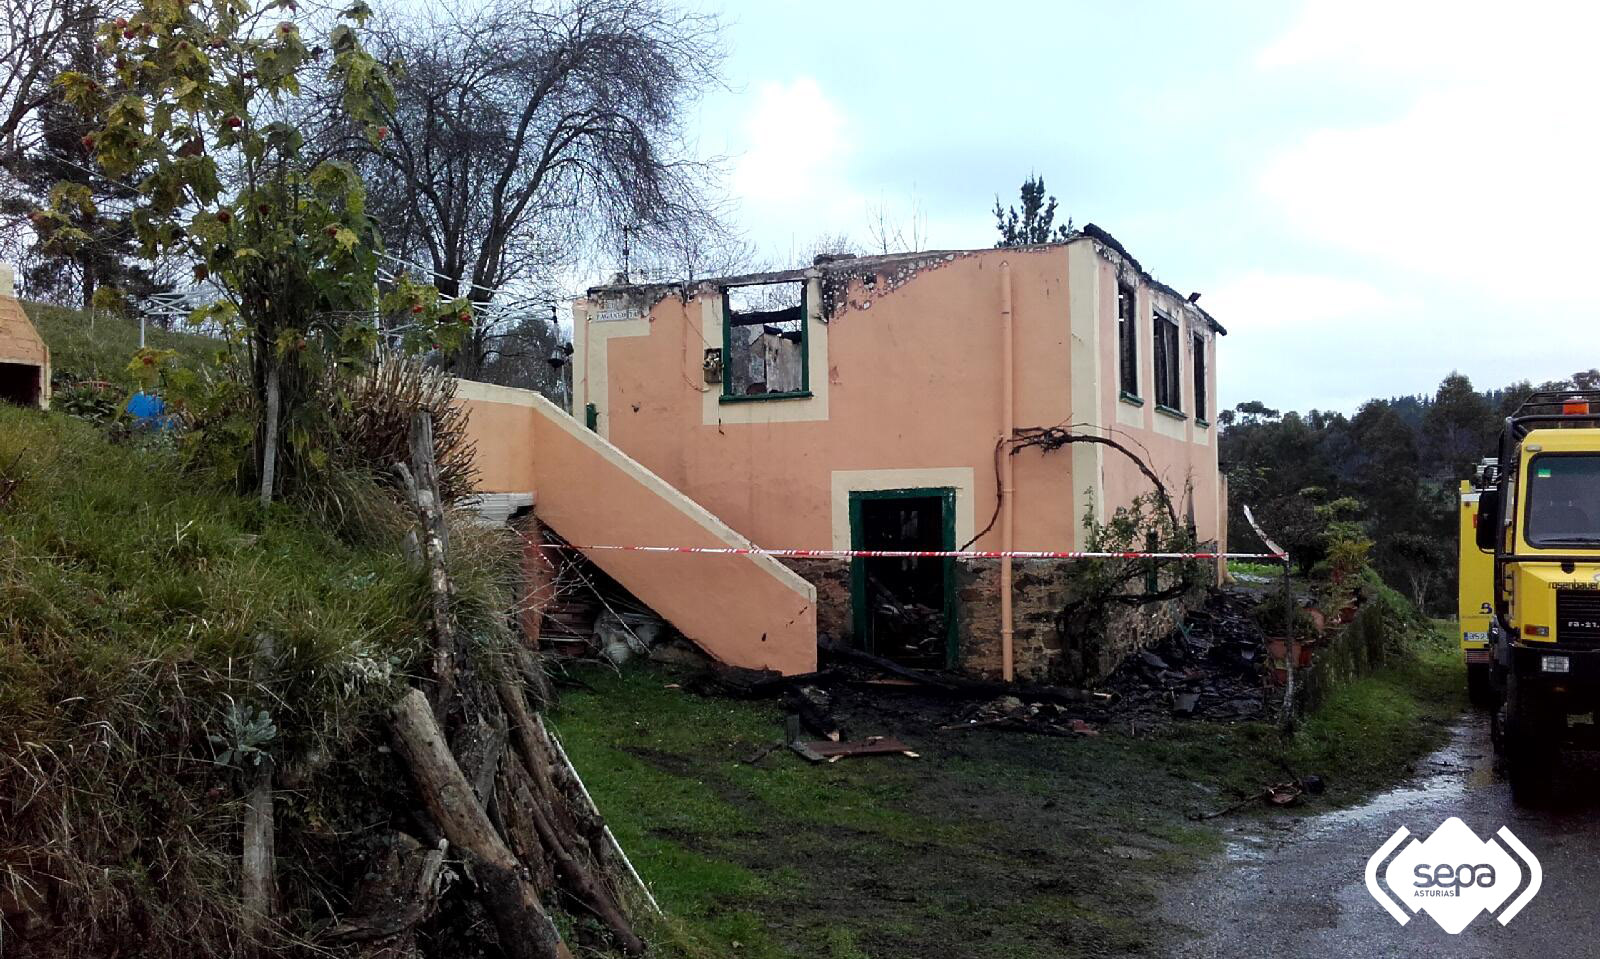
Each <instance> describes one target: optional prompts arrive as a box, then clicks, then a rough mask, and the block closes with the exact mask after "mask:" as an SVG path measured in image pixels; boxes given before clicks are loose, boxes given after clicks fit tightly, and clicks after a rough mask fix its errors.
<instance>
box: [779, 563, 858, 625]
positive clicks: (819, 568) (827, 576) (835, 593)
mask: <svg viewBox="0 0 1600 959" xmlns="http://www.w3.org/2000/svg"><path fill="white" fill-rule="evenodd" d="M778 562H780V563H782V564H783V565H785V566H787V567H789V568H790V569H792V570H794V571H795V572H796V573H799V574H800V576H801V577H802V578H804V579H805V580H806V581H807V582H809V583H810V584H811V585H813V586H815V587H816V588H817V637H818V638H819V639H820V638H822V636H823V634H827V636H828V638H829V639H832V640H835V641H839V642H848V641H849V640H850V639H851V638H852V637H853V636H854V634H855V619H854V614H853V613H852V612H851V607H850V561H849V560H847V559H779V560H778Z"/></svg>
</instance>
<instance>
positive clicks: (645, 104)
mask: <svg viewBox="0 0 1600 959" xmlns="http://www.w3.org/2000/svg"><path fill="white" fill-rule="evenodd" d="M406 9H408V8H400V7H396V8H394V9H392V10H390V11H387V12H386V14H385V15H382V16H380V17H378V18H375V20H374V23H375V29H374V32H373V36H372V38H371V45H372V48H373V49H374V50H375V51H376V52H377V53H378V55H379V56H380V57H381V58H382V59H385V60H387V61H389V62H391V63H394V64H396V65H397V66H398V67H399V79H398V81H397V83H396V92H397V104H396V107H395V109H394V110H393V111H392V112H391V114H390V116H389V117H388V127H389V129H388V130H387V131H386V132H387V133H388V134H389V136H388V137H387V139H385V140H383V141H382V142H381V143H380V144H379V145H378V146H377V147H375V148H372V150H371V155H370V156H369V157H368V158H367V160H366V162H365V163H364V165H365V166H367V167H368V169H369V170H370V172H371V174H372V176H371V181H372V183H373V186H374V188H373V190H372V209H373V210H374V212H375V213H376V215H378V216H379V217H380V219H381V220H382V221H383V222H384V224H385V236H386V238H387V239H388V242H389V245H390V248H391V250H395V251H398V252H399V253H400V254H401V255H406V256H409V257H411V258H414V259H416V260H418V261H421V262H422V263H423V264H424V265H426V266H427V267H429V268H430V269H431V270H432V271H433V273H434V274H435V280H436V283H437V285H438V286H439V289H440V290H441V291H442V292H444V293H445V294H446V295H459V296H465V297H467V298H469V299H470V300H471V301H472V302H473V303H474V305H475V306H477V307H480V308H481V307H487V306H488V305H489V304H490V303H491V302H492V301H493V300H494V299H495V297H496V292H497V291H498V290H500V289H501V288H502V287H504V286H506V285H508V284H512V285H515V286H517V287H518V288H519V292H520V293H521V294H522V295H525V296H530V295H532V296H538V295H542V296H544V297H546V298H549V299H559V298H561V294H563V293H564V292H566V291H563V290H562V289H561V285H562V281H563V280H564V279H567V278H569V277H571V276H572V275H573V274H574V272H575V267H577V266H578V265H580V264H584V263H586V262H590V261H592V260H594V259H597V258H599V257H601V256H605V257H607V258H610V257H612V256H616V255H617V254H618V253H620V251H621V250H622V249H624V248H625V247H628V246H631V247H633V248H634V250H637V251H639V253H643V251H645V250H647V249H650V248H651V247H653V246H659V245H666V246H671V245H672V244H675V243H678V244H681V243H682V241H683V237H684V236H685V235H687V234H692V233H693V231H694V230H695V229H696V228H697V226H698V225H699V224H701V223H705V224H706V225H708V226H709V225H711V224H712V223H713V222H714V221H715V219H716V210H715V209H714V207H713V205H712V204H711V202H710V201H709V200H708V196H709V193H710V190H709V183H710V178H711V173H712V172H713V168H712V167H710V166H708V164H706V163H705V162H702V161H701V160H699V159H697V158H696V157H695V155H694V152H693V150H692V148H691V146H690V144H688V143H687V141H686V140H685V138H684V135H683V133H684V131H683V120H684V117H685V113H686V110H687V108H688V107H689V106H690V105H691V104H692V103H693V102H694V101H695V99H696V98H697V97H698V96H699V94H700V92H701V91H702V90H703V89H704V88H705V87H706V86H707V85H709V84H712V83H715V82H717V74H716V71H717V69H718V67H719V65H720V61H721V51H720V49H719V47H718V45H717V43H718V37H719V30H720V23H719V21H718V20H717V18H716V17H714V16H712V15H709V14H703V13H698V12H689V11H681V10H677V9H674V8H673V7H671V6H669V5H668V4H667V3H666V2H664V0H555V2H553V3H550V4H541V5H537V6H535V7H534V8H532V9H530V5H529V4H527V3H525V2H514V0H490V2H488V3H486V4H485V5H483V6H481V7H474V8H470V9H459V10H455V11H452V12H448V13H440V12H433V13H430V14H424V15H414V14H410V13H408V12H405V11H406ZM477 312H479V313H480V315H483V314H484V312H485V311H482V310H479V311H477ZM501 315H502V316H505V314H504V312H502V314H501ZM525 319H526V318H522V317H508V318H506V319H503V320H500V321H490V322H480V323H478V324H477V325H476V326H475V328H474V332H473V334H472V336H471V337H470V338H469V342H468V343H466V345H465V346H464V348H463V349H462V350H461V353H460V355H459V358H458V360H457V361H456V370H457V372H459V373H460V374H462V375H465V376H469V377H475V376H479V375H481V374H482V373H483V371H484V367H485V364H486V363H487V362H488V361H489V360H491V359H492V358H493V356H494V354H495V353H496V351H497V347H498V341H499V340H500V339H501V338H502V337H503V336H505V335H506V334H507V332H508V330H510V329H513V328H515V327H517V326H519V325H523V324H524V323H525Z"/></svg>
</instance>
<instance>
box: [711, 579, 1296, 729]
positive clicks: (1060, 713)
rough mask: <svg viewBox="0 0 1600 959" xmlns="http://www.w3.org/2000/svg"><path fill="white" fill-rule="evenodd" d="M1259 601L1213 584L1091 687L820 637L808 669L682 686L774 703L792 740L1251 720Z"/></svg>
mask: <svg viewBox="0 0 1600 959" xmlns="http://www.w3.org/2000/svg"><path fill="white" fill-rule="evenodd" d="M1254 605H1255V603H1254V601H1253V600H1252V599H1251V598H1250V597H1248V596H1245V595H1241V594H1238V593H1234V592H1230V591H1218V592H1214V593H1213V594H1211V596H1210V597H1209V598H1208V599H1207V601H1206V603H1205V604H1204V605H1203V606H1200V607H1197V608H1195V609H1192V610H1190V611H1189V612H1188V614H1187V615H1186V616H1185V617H1184V619H1183V621H1182V622H1181V623H1180V624H1179V625H1178V627H1177V628H1176V629H1174V630H1173V631H1172V632H1171V633H1170V634H1169V635H1167V636H1166V637H1165V638H1163V639H1162V640H1161V641H1160V642H1158V643H1156V644H1154V645H1152V646H1150V647H1148V648H1146V649H1144V650H1142V651H1139V652H1135V653H1133V654H1132V655H1130V656H1128V657H1127V658H1126V659H1124V661H1123V662H1122V663H1121V664H1120V665H1119V666H1118V667H1117V668H1116V669H1115V670H1114V671H1113V672H1112V673H1111V675H1110V676H1108V677H1107V678H1106V679H1105V680H1104V681H1102V682H1101V683H1100V684H1099V685H1098V686H1096V687H1093V688H1087V689H1080V688H1074V687H1067V686H1054V685H1045V684H1029V683H1011V684H1007V683H1001V682H995V681H989V680H982V679H974V678H970V677H965V676H960V675H956V674H952V673H946V672H937V671H932V670H922V669H912V668H909V667H906V666H903V665H901V664H898V663H896V662H894V661H892V660H889V659H885V658H883V657H879V656H875V655H872V654H870V653H866V652H863V651H861V650H859V649H855V648H852V647H848V646H844V645H841V644H837V643H825V644H824V645H823V647H822V656H821V659H822V669H820V670H819V671H817V672H815V673H810V674H806V675H803V676H787V677H785V676H779V675H777V674H775V673H771V672H765V671H758V670H741V669H726V668H721V669H716V670H713V671H708V672H705V673H702V674H700V675H698V676H696V677H694V678H693V679H691V680H689V681H688V682H687V683H685V686H686V688H687V689H689V690H690V691H692V692H696V693H700V694H703V695H721V696H732V697H736V698H774V699H777V700H779V701H780V702H781V703H782V705H783V708H784V710H785V712H787V713H788V714H789V716H790V727H791V728H790V731H789V733H788V736H789V738H790V739H791V741H792V740H794V739H795V738H796V736H797V735H798V736H799V737H800V738H802V739H805V738H807V737H809V738H810V740H811V741H813V742H817V741H829V742H842V741H850V740H851V738H852V737H869V736H871V735H873V734H878V733H881V732H882V730H883V728H886V727H892V728H896V729H906V730H911V731H915V732H919V733H921V732H932V733H956V732H960V731H962V730H967V729H995V730H1013V731H1019V732H1026V733H1034V734H1039V735H1051V736H1090V735H1096V734H1097V733H1098V732H1099V730H1100V729H1101V728H1104V727H1107V726H1111V727H1114V728H1117V729H1118V730H1124V729H1131V730H1132V731H1134V732H1136V733H1137V732H1140V731H1148V730H1151V729H1154V728H1158V727H1161V726H1165V725H1168V724H1171V723H1173V722H1184V721H1209V722H1237V721H1248V720H1256V719H1263V718H1266V715H1267V710H1268V692H1267V684H1266V668H1265V666H1266V659H1267V653H1266V640H1265V637H1264V636H1263V633H1262V630H1261V627H1260V626H1259V625H1258V623H1257V622H1256V618H1255V617H1254V616H1253V615H1252V609H1253V607H1254ZM860 741H862V742H865V741H866V740H865V739H862V740H860ZM808 758H809V757H808Z"/></svg>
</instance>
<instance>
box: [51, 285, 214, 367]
mask: <svg viewBox="0 0 1600 959" xmlns="http://www.w3.org/2000/svg"><path fill="white" fill-rule="evenodd" d="M23 309H24V310H25V311H26V312H27V314H28V318H29V319H30V320H32V321H33V325H34V327H35V328H36V329H37V330H38V331H39V335H40V336H41V337H43V338H44V341H45V343H46V344H47V345H48V346H49V347H50V364H51V366H52V368H53V369H54V370H55V372H56V374H57V376H58V378H60V379H62V380H66V381H77V380H104V381H107V382H111V383H117V384H124V383H126V382H128V381H129V380H128V375H127V372H126V368H127V365H128V362H129V361H130V360H132V359H133V354H134V352H135V351H137V350H138V349H139V323H138V321H137V320H129V319H127V318H125V317H121V316H117V315H115V314H112V313H109V312H106V311H103V310H102V311H98V312H97V313H95V314H94V315H90V314H89V313H86V312H83V311H81V310H73V309H67V308H64V307H59V306H50V305H48V304H44V303H24V304H23ZM180 326H181V324H180ZM145 343H146V345H147V346H149V347H151V348H152V349H158V350H173V351H175V352H176V353H177V354H178V361H179V363H180V364H181V365H185V366H200V365H202V364H206V363H210V362H211V361H212V360H213V359H214V358H215V356H216V353H217V351H218V350H220V349H221V348H222V346H223V344H222V342H221V341H220V340H216V339H212V338H211V337H207V336H197V335H195V334H192V333H186V332H182V331H181V330H173V331H167V330H163V329H161V328H160V327H158V326H156V325H155V324H153V323H152V324H149V325H148V326H147V328H146V330H145Z"/></svg>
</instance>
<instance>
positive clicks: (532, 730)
mask: <svg viewBox="0 0 1600 959" xmlns="http://www.w3.org/2000/svg"><path fill="white" fill-rule="evenodd" d="M497 690H498V691H499V693H500V705H501V706H502V707H503V708H504V709H505V711H506V716H507V717H508V718H509V720H510V724H511V735H512V739H513V741H514V742H515V743H516V746H517V753H518V754H519V756H520V757H521V760H522V764H523V766H524V768H526V769H527V771H528V773H529V775H530V776H531V777H532V780H533V784H534V787H535V789H536V795H535V797H534V798H535V801H534V803H533V804H532V805H531V807H530V808H529V809H528V810H527V811H528V813H529V814H530V818H531V819H532V821H533V825H534V828H535V829H536V830H537V832H538V835H539V841H540V842H541V843H542V844H543V846H544V849H545V852H546V853H547V854H548V855H549V856H550V858H551V860H552V861H553V862H554V863H555V866H556V869H557V871H559V872H560V874H561V875H562V877H563V878H564V879H566V883H567V887H568V889H569V890H570V891H571V892H572V893H573V895H574V896H575V897H576V898H577V899H578V900H579V901H580V902H582V903H583V905H584V907H585V908H587V909H588V910H589V911H590V912H592V913H594V914H595V916H596V917H598V918H599V919H600V921H601V922H604V923H605V924H606V926H607V927H609V928H610V929H611V932H612V934H613V935H615V936H616V937H617V941H618V942H620V943H621V944H622V949H623V951H624V952H626V953H627V954H628V955H630V956H637V955H642V954H643V953H644V942H643V941H642V940H641V939H640V938H639V936H638V934H636V933H635V932H634V931H633V927H632V926H630V925H629V924H628V920H627V918H626V917H625V916H623V914H622V909H621V907H620V906H619V905H618V904H617V901H616V899H615V898H614V897H613V896H612V895H611V891H610V890H609V889H608V888H607V887H606V885H605V883H603V882H601V881H600V880H599V879H597V878H596V877H595V876H594V875H593V874H591V873H590V871H589V868H588V865H587V864H586V863H584V862H583V861H582V859H580V858H579V856H578V855H577V853H576V851H575V849H574V848H573V846H574V843H573V841H572V838H571V837H573V836H575V835H576V829H574V828H573V826H572V823H571V822H570V820H568V819H566V818H565V817H562V816H560V815H559V814H558V810H559V809H560V808H561V800H562V796H561V790H560V789H559V788H558V787H557V786H556V784H555V782H554V780H553V778H552V777H551V772H550V767H551V761H552V760H553V758H554V750H553V749H551V748H550V746H549V744H548V742H547V741H546V740H545V738H544V736H543V735H542V733H543V730H542V729H541V728H540V727H539V726H538V725H537V724H535V723H534V720H533V716H532V715H531V714H530V713H529V712H528V705H527V703H525V702H524V701H523V698H522V691H521V690H520V689H518V688H517V686H516V685H515V684H513V683H511V682H509V681H502V682H500V683H499V684H498V686H497Z"/></svg>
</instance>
